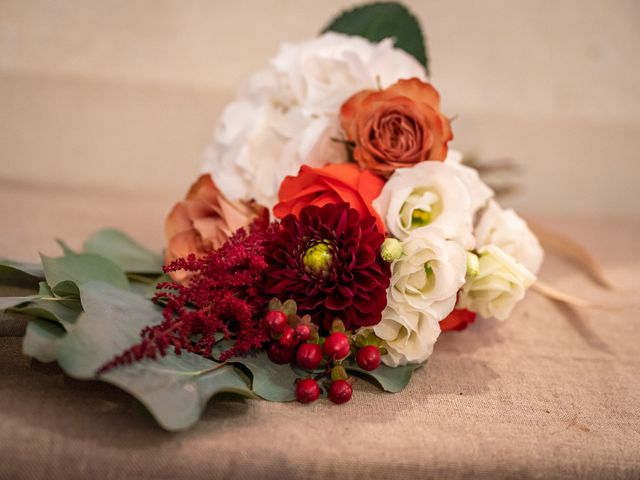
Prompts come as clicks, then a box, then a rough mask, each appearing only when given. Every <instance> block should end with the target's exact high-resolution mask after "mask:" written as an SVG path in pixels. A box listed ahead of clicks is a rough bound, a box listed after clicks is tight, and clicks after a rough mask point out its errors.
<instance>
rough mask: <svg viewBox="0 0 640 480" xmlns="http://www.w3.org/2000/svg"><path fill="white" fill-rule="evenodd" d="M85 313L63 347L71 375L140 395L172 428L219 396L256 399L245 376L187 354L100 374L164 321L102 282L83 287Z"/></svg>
mask: <svg viewBox="0 0 640 480" xmlns="http://www.w3.org/2000/svg"><path fill="white" fill-rule="evenodd" d="M80 297H81V300H82V305H83V307H84V310H85V312H84V313H82V314H81V315H80V317H79V318H78V321H77V323H76V326H75V328H73V329H72V330H71V332H70V333H68V334H67V335H66V336H65V337H64V338H63V339H62V340H61V341H60V342H59V343H58V349H57V353H58V363H59V364H60V366H61V367H62V369H63V370H64V371H65V373H67V374H68V375H70V376H72V377H74V378H79V379H93V378H98V379H99V380H104V381H107V382H109V383H112V384H113V385H116V386H118V387H120V388H122V389H123V390H125V391H127V392H129V393H130V394H132V395H133V396H135V397H136V398H137V399H138V400H139V401H140V402H142V403H143V404H144V405H145V406H146V407H147V408H148V409H149V411H150V412H151V414H152V415H153V416H154V417H155V418H156V420H157V421H158V423H159V424H160V425H161V426H162V427H164V428H165V429H167V430H171V431H174V430H183V429H186V428H188V427H190V426H191V425H193V424H194V423H195V422H196V421H197V420H198V418H199V417H200V414H201V412H202V410H203V408H204V407H205V405H206V403H207V402H208V400H209V399H210V398H211V397H212V396H213V395H215V394H217V393H220V392H232V393H238V394H242V395H246V396H253V394H252V393H251V390H250V388H249V386H248V384H247V382H246V381H245V380H244V377H243V375H242V373H241V372H239V371H237V370H235V369H234V368H233V367H232V366H230V365H225V364H220V363H217V362H214V361H212V360H208V359H205V358H203V357H201V356H199V355H194V354H191V353H188V352H183V353H182V354H181V355H175V354H169V355H167V356H165V357H162V358H159V359H157V360H142V361H139V362H135V363H133V364H131V365H127V366H122V367H118V368H115V369H113V370H110V371H108V372H107V373H105V374H102V375H100V376H96V374H95V372H96V371H97V370H98V369H99V368H100V367H101V366H102V365H104V364H105V363H106V362H108V361H109V360H111V359H112V358H113V357H115V356H116V355H118V354H120V353H122V352H123V351H124V350H126V349H127V348H128V347H130V346H131V345H133V344H135V343H138V342H139V340H140V331H141V330H142V328H144V327H145V326H148V325H154V324H157V323H159V322H161V321H162V314H161V310H160V309H159V308H158V307H157V306H156V305H154V304H153V303H151V302H150V301H148V300H146V299H144V298H143V297H141V296H139V295H136V294H134V293H131V292H125V291H122V290H119V289H117V288H115V287H113V286H111V285H108V284H106V283H102V282H88V283H85V284H83V285H80Z"/></svg>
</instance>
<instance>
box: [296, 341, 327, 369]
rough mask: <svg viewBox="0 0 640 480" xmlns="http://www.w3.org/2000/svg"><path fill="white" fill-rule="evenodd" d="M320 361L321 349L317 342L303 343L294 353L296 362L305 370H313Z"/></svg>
mask: <svg viewBox="0 0 640 480" xmlns="http://www.w3.org/2000/svg"><path fill="white" fill-rule="evenodd" d="M321 361H322V349H321V348H320V345H318V344H317V343H303V344H302V345H300V347H299V348H298V351H297V353H296V362H298V365H300V366H301V367H302V368H304V369H306V370H315V369H316V368H318V365H320V362H321Z"/></svg>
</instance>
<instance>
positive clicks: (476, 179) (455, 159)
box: [444, 149, 494, 215]
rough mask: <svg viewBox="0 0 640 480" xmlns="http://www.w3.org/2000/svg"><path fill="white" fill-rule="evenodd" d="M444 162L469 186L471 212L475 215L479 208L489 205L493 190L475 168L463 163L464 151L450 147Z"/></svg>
mask: <svg viewBox="0 0 640 480" xmlns="http://www.w3.org/2000/svg"><path fill="white" fill-rule="evenodd" d="M444 162H445V163H446V164H447V165H448V166H450V167H451V168H453V169H454V170H455V172H456V174H457V175H458V178H459V179H460V180H461V181H462V183H464V185H465V186H466V187H467V190H468V192H469V197H470V198H471V214H472V215H475V213H476V212H477V211H478V210H480V209H481V208H482V207H484V206H485V205H487V202H488V201H489V199H491V198H493V195H494V193H493V190H491V188H489V186H488V185H487V184H486V183H484V182H483V181H482V180H481V179H480V175H479V174H478V171H477V170H476V169H475V168H471V167H468V166H466V165H463V164H462V153H460V152H458V151H457V150H451V149H449V151H448V152H447V158H445V160H444Z"/></svg>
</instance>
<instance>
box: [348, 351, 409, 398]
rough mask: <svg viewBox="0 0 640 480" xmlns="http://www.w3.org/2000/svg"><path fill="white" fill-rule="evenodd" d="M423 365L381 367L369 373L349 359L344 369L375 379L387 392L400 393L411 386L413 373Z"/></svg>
mask: <svg viewBox="0 0 640 480" xmlns="http://www.w3.org/2000/svg"><path fill="white" fill-rule="evenodd" d="M421 366H422V365H406V366H403V367H393V368H392V367H387V366H386V365H380V366H379V367H378V368H376V369H375V370H374V371H372V372H369V371H367V370H363V369H361V368H360V367H358V364H357V363H356V362H355V361H354V360H353V359H347V360H346V361H345V363H344V368H345V369H346V370H347V371H349V372H355V373H357V374H359V375H361V376H365V377H369V378H370V379H373V380H374V381H375V382H376V383H378V385H380V386H381V387H382V389H383V390H385V391H386V392H392V393H398V392H401V391H402V390H404V388H405V387H406V386H407V385H408V384H409V381H410V380H411V376H412V375H413V371H414V370H416V369H417V368H419V367H421Z"/></svg>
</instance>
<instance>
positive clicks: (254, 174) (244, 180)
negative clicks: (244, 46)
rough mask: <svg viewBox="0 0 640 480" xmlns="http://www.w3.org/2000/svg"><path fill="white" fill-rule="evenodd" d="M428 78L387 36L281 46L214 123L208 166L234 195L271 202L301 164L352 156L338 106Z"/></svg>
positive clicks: (333, 36) (325, 38)
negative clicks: (373, 39)
mask: <svg viewBox="0 0 640 480" xmlns="http://www.w3.org/2000/svg"><path fill="white" fill-rule="evenodd" d="M412 77H417V78H420V79H422V80H426V73H425V70H424V68H423V67H422V66H421V65H420V64H419V63H418V62H417V61H416V60H415V59H414V58H413V57H411V56H410V55H408V54H407V53H406V52H404V51H402V50H400V49H397V48H395V47H394V46H393V42H392V41H391V40H390V39H386V40H383V41H382V42H380V43H378V44H374V43H371V42H369V41H368V40H365V39H363V38H360V37H351V36H347V35H343V34H339V33H332V32H330V33H326V34H324V35H322V36H320V37H317V38H313V39H311V40H307V41H304V42H301V43H298V44H284V45H283V46H282V47H281V48H280V51H279V52H278V54H277V55H276V57H275V58H273V59H272V60H271V62H270V63H269V65H268V66H267V67H266V68H264V69H262V70H260V71H258V72H256V73H255V74H254V75H253V76H252V77H251V78H250V79H249V81H248V82H247V84H246V85H245V86H244V88H242V89H241V91H240V92H239V94H238V96H237V98H236V100H235V101H234V102H232V103H231V104H229V105H228V106H227V107H226V108H225V110H224V112H223V113H222V116H221V118H220V119H219V122H218V124H217V126H216V130H215V135H214V141H213V143H212V145H211V146H210V148H209V149H208V151H207V154H206V158H205V161H204V165H203V171H204V172H206V173H210V174H211V175H212V176H213V178H214V179H215V180H216V183H217V184H218V185H219V187H220V189H221V190H222V191H223V192H224V194H225V195H226V196H227V197H228V198H230V199H246V198H254V199H256V200H257V201H258V202H259V203H261V204H263V205H266V206H268V207H272V206H273V205H274V204H275V203H276V202H277V193H278V188H279V186H280V183H281V182H282V180H283V179H284V177H285V176H287V175H295V174H296V173H297V172H298V169H299V168H300V165H302V164H308V165H311V166H314V167H317V166H322V165H324V164H326V163H327V162H333V163H338V162H343V161H346V160H347V157H346V150H345V148H344V146H343V145H341V144H340V143H338V142H334V141H332V140H331V138H332V137H336V136H338V135H339V131H340V129H339V120H338V115H339V109H340V106H341V105H342V104H343V103H344V102H345V101H346V100H347V99H348V98H349V97H350V96H351V95H353V94H355V93H357V92H358V91H360V90H363V89H369V88H377V87H378V85H380V86H382V87H383V88H384V87H387V86H389V85H391V84H393V83H395V82H396V81H397V80H399V79H401V78H412Z"/></svg>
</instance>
